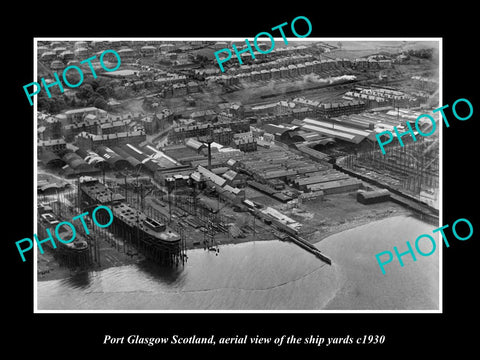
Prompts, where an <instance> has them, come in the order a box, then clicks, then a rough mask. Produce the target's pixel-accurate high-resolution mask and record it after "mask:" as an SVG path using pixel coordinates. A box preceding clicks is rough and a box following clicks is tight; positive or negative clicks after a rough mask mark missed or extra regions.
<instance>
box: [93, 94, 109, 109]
mask: <svg viewBox="0 0 480 360" xmlns="http://www.w3.org/2000/svg"><path fill="white" fill-rule="evenodd" d="M93 106H94V107H96V108H98V109H103V110H107V109H108V104H107V102H106V101H105V99H104V98H102V97H101V96H99V97H97V98H96V99H95V101H94V102H93Z"/></svg>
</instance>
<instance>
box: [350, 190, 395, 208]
mask: <svg viewBox="0 0 480 360" xmlns="http://www.w3.org/2000/svg"><path fill="white" fill-rule="evenodd" d="M388 200H390V191H388V190H387V189H380V190H375V191H363V190H358V191H357V201H358V202H359V203H361V204H365V205H368V204H375V203H380V202H384V201H388Z"/></svg>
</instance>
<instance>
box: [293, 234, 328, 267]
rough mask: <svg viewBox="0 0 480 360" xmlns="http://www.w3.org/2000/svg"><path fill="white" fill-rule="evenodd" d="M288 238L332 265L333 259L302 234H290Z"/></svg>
mask: <svg viewBox="0 0 480 360" xmlns="http://www.w3.org/2000/svg"><path fill="white" fill-rule="evenodd" d="M287 239H288V240H290V241H292V242H294V243H295V244H297V245H298V246H300V247H301V248H303V249H305V250H307V251H309V252H311V253H312V254H313V255H315V256H316V257H317V258H319V259H320V260H322V261H324V262H326V263H327V264H328V265H332V260H331V259H330V258H329V257H327V256H325V255H324V254H322V253H321V252H320V250H318V249H317V248H316V247H315V246H313V245H312V244H311V243H310V242H308V241H307V240H305V239H303V238H301V237H300V236H292V235H289V236H288V237H287Z"/></svg>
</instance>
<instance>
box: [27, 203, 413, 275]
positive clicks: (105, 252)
mask: <svg viewBox="0 0 480 360" xmlns="http://www.w3.org/2000/svg"><path fill="white" fill-rule="evenodd" d="M401 215H403V216H412V215H413V214H412V212H411V211H409V210H407V209H402V210H387V211H385V212H381V213H375V214H369V215H367V216H359V217H357V218H353V219H351V220H349V221H346V220H343V222H340V223H334V224H330V225H328V224H326V229H322V230H315V231H313V232H312V233H309V234H307V235H305V238H306V240H308V241H309V242H310V243H312V244H318V243H320V242H321V241H323V240H324V239H326V238H328V237H330V236H332V235H335V234H338V233H341V232H343V231H346V230H351V229H353V228H356V227H359V226H362V225H365V224H367V223H369V222H372V221H377V220H382V219H385V218H388V217H394V216H401ZM259 235H263V236H259ZM265 235H269V236H265ZM272 240H279V239H278V238H277V237H275V236H274V235H273V234H271V233H267V234H265V233H263V234H258V235H256V236H253V235H252V234H249V235H248V236H246V237H244V238H232V237H229V238H228V239H227V238H222V239H221V240H220V241H219V242H218V245H219V246H222V245H235V244H241V243H247V242H254V241H272ZM100 247H101V257H100V262H101V265H98V264H94V265H93V266H90V267H89V268H87V269H70V268H68V267H65V266H61V265H60V264H59V263H58V261H57V260H56V259H55V258H54V254H53V251H50V252H45V253H44V254H37V273H36V276H37V281H50V280H60V279H65V278H69V277H72V276H75V275H78V274H82V273H89V272H96V271H102V270H105V269H108V268H111V267H118V266H124V265H133V264H139V263H141V262H143V261H146V259H145V257H144V256H142V255H141V254H135V255H131V254H130V255H129V254H127V253H125V252H121V250H120V249H117V248H116V247H115V246H113V245H112V244H110V243H107V242H105V241H100ZM195 249H204V250H205V251H208V250H206V249H205V248H204V246H203V244H201V245H198V244H197V245H193V243H192V242H190V243H189V244H187V251H188V250H195ZM187 255H188V254H187ZM187 261H188V260H187Z"/></svg>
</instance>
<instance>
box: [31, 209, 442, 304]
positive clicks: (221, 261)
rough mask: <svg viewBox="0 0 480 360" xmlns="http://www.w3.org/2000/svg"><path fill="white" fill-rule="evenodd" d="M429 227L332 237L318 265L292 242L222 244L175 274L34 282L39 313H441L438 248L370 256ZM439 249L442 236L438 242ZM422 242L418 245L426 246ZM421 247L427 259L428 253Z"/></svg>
mask: <svg viewBox="0 0 480 360" xmlns="http://www.w3.org/2000/svg"><path fill="white" fill-rule="evenodd" d="M433 229H434V227H433V226H431V225H429V224H426V223H423V222H421V221H419V220H417V219H415V218H412V217H406V216H397V217H392V218H387V219H383V220H379V221H375V222H372V223H369V224H367V225H363V226H359V227H357V228H354V229H351V230H347V231H343V232H341V233H338V234H335V235H332V236H330V237H328V238H326V239H324V240H322V241H321V242H318V243H317V244H316V246H317V247H318V248H319V249H320V250H321V251H322V252H323V253H324V254H326V255H327V256H329V257H330V258H331V259H332V261H333V263H332V265H331V266H329V265H327V264H325V263H323V262H322V261H320V260H319V259H318V258H316V257H315V256H314V255H312V254H310V253H308V252H307V251H305V250H303V249H301V248H300V247H298V246H297V245H295V244H292V243H289V242H282V241H258V242H250V243H243V244H237V245H223V246H221V247H220V252H219V254H218V255H217V254H216V253H215V252H209V251H204V250H201V249H197V250H190V251H188V262H187V263H186V265H185V267H184V268H181V269H178V270H167V269H158V268H157V267H155V266H153V265H151V264H147V263H143V264H138V265H127V266H121V267H114V268H109V269H105V270H102V271H94V272H90V273H85V274H81V275H76V276H73V277H70V278H67V279H61V280H51V281H39V282H38V297H37V301H38V303H37V304H38V309H39V310H321V309H325V310H438V307H439V285H438V284H439V281H438V279H439V250H438V247H437V250H436V252H435V253H434V254H433V255H431V256H429V257H421V256H419V255H417V261H416V262H413V260H412V258H411V257H410V255H407V256H404V257H403V260H404V262H405V266H404V267H400V265H399V264H398V261H396V260H395V261H392V262H391V263H390V264H388V265H386V267H385V269H386V275H383V274H382V273H381V271H380V268H379V266H378V264H377V262H376V259H375V254H377V253H379V252H381V251H386V250H390V251H392V252H393V246H397V247H398V249H399V251H400V252H402V251H405V250H406V249H407V248H406V244H405V242H406V241H407V240H409V241H410V242H411V243H412V244H413V243H414V241H415V239H416V237H417V236H419V235H421V234H425V233H429V234H431V231H432V230H433ZM434 238H435V239H436V241H437V245H438V236H434ZM422 245H424V247H422ZM429 246H431V245H428V243H427V244H420V248H421V249H422V250H423V252H425V253H427V252H429V250H430V249H431V248H430V247H429Z"/></svg>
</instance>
